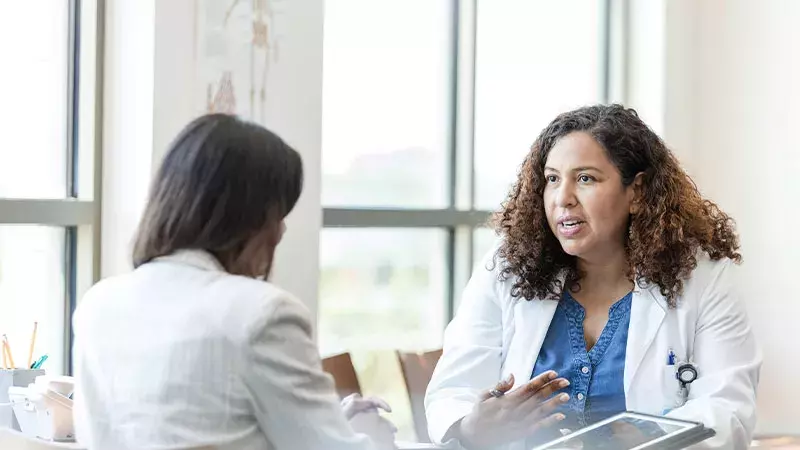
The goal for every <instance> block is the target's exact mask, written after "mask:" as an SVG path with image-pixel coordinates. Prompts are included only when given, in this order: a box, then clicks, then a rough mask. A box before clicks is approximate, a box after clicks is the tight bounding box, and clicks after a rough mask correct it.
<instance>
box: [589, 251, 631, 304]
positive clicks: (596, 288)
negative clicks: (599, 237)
mask: <svg viewBox="0 0 800 450" xmlns="http://www.w3.org/2000/svg"><path fill="white" fill-rule="evenodd" d="M578 270H579V271H580V272H581V274H582V276H581V279H580V285H581V292H582V293H584V294H585V295H586V296H588V297H589V298H592V297H601V298H604V297H609V298H611V299H618V298H619V297H622V296H623V295H625V294H627V293H628V292H629V291H630V290H631V289H632V288H633V283H632V282H631V281H630V280H629V279H628V277H627V276H626V272H627V270H628V258H627V257H626V255H625V251H624V250H622V249H621V250H620V251H618V252H614V253H611V254H606V255H603V257H602V258H597V259H585V258H578Z"/></svg>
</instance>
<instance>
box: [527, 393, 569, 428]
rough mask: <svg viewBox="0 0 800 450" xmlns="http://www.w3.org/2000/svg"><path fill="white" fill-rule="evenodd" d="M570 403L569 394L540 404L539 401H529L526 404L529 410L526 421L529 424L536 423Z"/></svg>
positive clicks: (560, 395) (562, 394)
mask: <svg viewBox="0 0 800 450" xmlns="http://www.w3.org/2000/svg"><path fill="white" fill-rule="evenodd" d="M568 401H569V394H567V393H561V394H558V395H556V396H554V397H552V398H551V399H549V400H547V401H546V402H544V403H540V402H538V401H528V402H526V404H525V406H526V407H527V408H528V409H527V416H526V419H525V420H526V422H529V423H536V422H538V421H539V420H540V419H542V418H543V417H546V416H548V415H550V414H552V413H553V412H554V411H555V410H556V409H558V408H560V407H561V406H563V405H564V404H565V403H567V402H568ZM556 415H557V414H556Z"/></svg>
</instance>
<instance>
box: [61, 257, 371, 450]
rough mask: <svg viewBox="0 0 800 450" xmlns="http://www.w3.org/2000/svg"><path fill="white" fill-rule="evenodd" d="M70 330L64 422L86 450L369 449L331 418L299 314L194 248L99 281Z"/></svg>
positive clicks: (326, 390) (293, 305)
mask: <svg viewBox="0 0 800 450" xmlns="http://www.w3.org/2000/svg"><path fill="white" fill-rule="evenodd" d="M74 330H75V338H76V340H75V347H74V358H75V359H74V368H75V377H76V393H75V410H74V417H75V421H76V424H75V425H76V432H77V437H78V440H79V442H80V443H82V444H83V445H85V446H86V447H88V448H89V449H90V450H94V449H99V450H107V449H115V450H124V449H136V450H144V449H169V448H186V447H194V446H204V445H213V446H216V447H215V448H218V449H219V450H233V449H236V450H244V449H248V450H249V449H252V450H256V449H258V450H264V449H267V450H268V449H276V450H283V449H298V450H299V449H304V450H305V449H313V450H344V449H353V450H355V449H359V450H361V449H369V448H372V444H371V441H369V440H368V438H367V437H366V436H364V435H359V434H355V433H354V432H353V430H352V428H351V426H350V425H349V423H348V422H347V420H346V419H345V417H344V415H343V414H342V412H341V407H340V404H339V401H338V398H337V397H336V394H335V392H334V386H333V381H332V379H331V378H330V376H329V375H327V374H326V373H324V372H323V371H322V368H321V363H320V358H319V355H318V353H317V348H316V347H315V344H314V342H313V341H312V339H311V322H310V319H309V314H308V311H307V309H306V308H305V307H304V306H303V305H302V304H301V303H300V301H298V300H297V299H295V298H293V297H292V296H291V295H289V294H288V293H286V292H284V291H282V290H280V289H279V288H277V287H275V286H274V285H272V284H269V283H266V282H263V281H258V280H254V279H250V278H245V277H240V276H234V275H230V274H228V273H226V272H225V271H224V270H223V268H222V267H221V266H220V264H219V263H218V262H217V260H216V259H214V258H213V257H212V256H211V255H209V254H207V253H205V252H202V251H183V252H178V253H176V254H174V255H172V256H168V257H164V258H159V259H157V260H156V261H154V262H151V263H149V264H145V265H143V266H142V267H140V268H139V269H137V270H135V271H134V272H132V273H130V274H126V275H122V276H119V277H116V278H112V279H108V280H105V281H103V282H101V283H99V284H98V285H97V286H95V287H93V288H92V289H91V290H90V291H89V292H88V293H87V294H86V296H85V297H84V299H83V301H82V302H81V304H80V305H79V307H78V310H77V312H76V314H75V317H74Z"/></svg>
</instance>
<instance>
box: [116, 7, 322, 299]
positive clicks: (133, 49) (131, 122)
mask: <svg viewBox="0 0 800 450" xmlns="http://www.w3.org/2000/svg"><path fill="white" fill-rule="evenodd" d="M203 2H205V3H203ZM108 3H109V5H108V11H107V14H108V17H107V21H108V24H107V31H106V33H107V43H106V55H107V56H106V89H105V91H106V100H105V102H106V103H105V104H106V110H105V124H104V133H105V139H104V145H105V148H104V171H105V173H104V182H103V188H104V193H105V197H104V199H103V254H102V258H103V259H102V276H104V277H105V276H109V275H114V274H118V273H122V272H125V271H127V270H129V269H130V249H131V238H132V235H133V233H134V231H135V228H136V225H137V222H138V219H139V215H140V213H141V209H142V206H143V204H144V201H145V199H146V194H147V185H148V184H149V182H150V176H151V173H152V172H153V170H155V168H156V167H157V166H158V163H159V161H160V159H161V157H162V156H163V154H164V151H165V150H166V147H167V146H168V145H169V142H170V141H171V140H172V138H173V137H174V136H175V134H176V133H177V132H178V131H179V130H180V129H181V128H182V127H183V126H184V125H185V124H186V123H187V122H188V121H190V120H191V119H192V118H194V117H195V116H197V115H199V114H202V113H203V112H205V110H204V108H203V106H204V105H205V102H204V100H205V88H204V85H201V83H200V81H199V77H198V76H197V73H196V70H197V68H198V67H201V66H202V65H203V63H204V61H203V60H202V58H203V57H204V56H203V53H202V52H200V51H198V48H199V47H200V45H198V42H197V25H198V24H197V20H196V12H197V8H198V7H200V6H202V5H204V4H205V5H208V4H209V3H208V2H206V0H169V1H155V0H136V1H131V0H109V1H108ZM242 3H243V4H249V2H248V1H243V2H242ZM267 3H268V4H275V5H280V7H279V9H278V10H277V14H276V17H275V23H274V24H273V25H274V27H275V29H277V30H278V32H279V33H280V58H278V59H277V60H276V61H275V62H274V63H273V65H272V66H271V68H270V76H269V94H270V95H269V96H268V97H267V103H266V116H265V120H263V122H264V123H263V124H264V125H266V126H267V127H268V128H270V129H272V130H273V131H275V132H276V133H278V134H279V135H281V136H282V137H283V138H284V139H286V140H287V142H289V143H290V144H291V145H293V146H294V147H295V148H296V149H297V150H298V151H299V152H300V153H301V154H302V156H303V163H304V168H305V172H306V177H305V187H304V191H303V195H302V197H301V199H300V202H299V203H298V205H297V206H296V207H295V210H294V211H293V212H292V214H290V216H289V217H288V219H287V226H288V231H287V233H286V235H285V237H284V242H283V243H282V244H281V246H280V247H279V250H278V254H277V260H276V269H275V273H274V274H273V281H274V282H275V283H277V284H279V285H281V286H283V287H284V288H286V289H288V290H289V291H291V292H293V293H295V294H296V295H298V296H299V297H300V298H301V299H302V300H304V301H305V302H306V303H307V304H308V305H309V307H310V308H311V309H312V311H315V310H316V299H317V285H318V283H317V278H318V252H319V229H320V227H321V221H322V217H321V209H320V181H321V180H320V164H321V156H320V147H321V129H322V127H321V112H322V26H323V3H322V0H297V1H295V0H292V1H291V2H287V1H282V2H267ZM246 8H249V6H246ZM215 62H216V63H217V64H221V65H222V66H225V65H226V64H227V63H226V61H225V60H224V58H223V59H222V60H221V61H215ZM230 66H231V67H230V69H231V70H234V71H239V70H242V68H241V67H240V66H237V65H236V64H235V62H231V64H230Z"/></svg>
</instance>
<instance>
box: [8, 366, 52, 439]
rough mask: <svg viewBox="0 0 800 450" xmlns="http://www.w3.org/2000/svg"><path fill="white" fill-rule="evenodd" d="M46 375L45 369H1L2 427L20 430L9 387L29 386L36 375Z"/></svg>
mask: <svg viewBox="0 0 800 450" xmlns="http://www.w3.org/2000/svg"><path fill="white" fill-rule="evenodd" d="M41 375H44V370H43V369H0V428H12V429H14V430H17V431H20V426H19V423H18V422H17V418H16V417H14V412H13V409H12V407H11V401H10V400H9V398H8V388H10V387H12V386H21V387H28V385H29V384H31V383H33V382H34V381H35V380H36V377H38V376H41Z"/></svg>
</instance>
